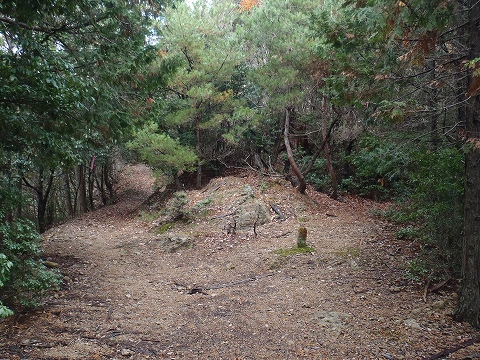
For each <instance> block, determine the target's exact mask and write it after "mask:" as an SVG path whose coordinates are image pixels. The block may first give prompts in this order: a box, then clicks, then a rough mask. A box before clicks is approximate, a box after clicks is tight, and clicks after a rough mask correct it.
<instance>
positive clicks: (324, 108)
mask: <svg viewBox="0 0 480 360" xmlns="http://www.w3.org/2000/svg"><path fill="white" fill-rule="evenodd" d="M322 136H323V139H324V140H325V147H324V151H325V159H326V160H327V170H328V173H329V174H330V178H331V179H332V188H333V191H332V198H333V199H335V200H337V199H338V181H337V174H335V169H334V168H333V164H332V153H331V152H330V145H329V144H328V138H327V101H326V99H325V97H324V98H323V99H322Z"/></svg>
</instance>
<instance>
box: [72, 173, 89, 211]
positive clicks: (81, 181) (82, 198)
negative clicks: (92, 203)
mask: <svg viewBox="0 0 480 360" xmlns="http://www.w3.org/2000/svg"><path fill="white" fill-rule="evenodd" d="M75 177H76V179H77V197H76V198H77V210H78V213H79V214H84V213H86V212H87V208H88V207H87V187H86V184H85V167H84V166H83V165H77V166H76V167H75Z"/></svg>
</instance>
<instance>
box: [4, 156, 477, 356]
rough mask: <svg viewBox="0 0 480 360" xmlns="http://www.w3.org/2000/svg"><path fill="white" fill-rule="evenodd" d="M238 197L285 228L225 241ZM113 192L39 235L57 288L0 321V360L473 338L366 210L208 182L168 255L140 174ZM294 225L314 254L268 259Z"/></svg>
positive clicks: (404, 345)
mask: <svg viewBox="0 0 480 360" xmlns="http://www.w3.org/2000/svg"><path fill="white" fill-rule="evenodd" d="M245 189H247V190H248V191H247V192H251V196H254V197H255V198H256V199H259V200H260V201H264V202H265V203H266V204H268V203H269V202H275V203H276V204H277V205H279V207H280V208H281V209H282V211H283V212H284V213H285V215H286V217H287V219H286V220H285V221H278V220H275V219H274V215H275V214H273V212H272V219H273V220H272V221H271V222H269V223H267V224H265V225H263V226H258V227H257V228H256V229H255V231H256V232H257V236H254V234H253V229H251V228H246V229H243V230H239V231H238V232H237V233H236V234H234V235H232V234H226V233H225V231H224V228H223V227H222V226H221V221H223V220H224V219H225V214H227V213H228V211H229V210H230V209H231V208H232V204H231V201H234V200H235V199H237V200H238V199H242V198H241V197H239V196H240V195H241V193H242V192H243V191H245ZM117 191H118V199H117V202H116V203H115V204H113V205H110V206H107V207H104V208H102V209H99V210H97V211H94V212H91V213H88V214H85V215H84V216H82V217H79V218H77V219H73V220H71V221H68V222H66V223H65V224H62V225H59V226H57V227H55V228H53V229H51V230H50V231H48V232H47V233H46V234H45V239H46V241H45V245H46V251H47V254H48V256H49V260H53V261H56V262H58V263H59V264H60V270H61V271H62V273H64V274H65V276H66V277H65V284H64V286H62V288H61V289H60V290H59V291H57V292H56V293H55V294H54V295H53V296H52V297H51V298H49V299H48V301H47V303H46V305H45V306H44V307H42V308H41V309H39V310H36V311H35V312H30V313H25V314H20V315H18V316H16V317H15V318H11V319H8V320H6V321H4V322H2V323H0V331H1V332H0V333H1V334H2V337H1V340H0V341H1V342H0V358H2V359H421V358H423V357H425V358H429V357H428V356H429V354H436V353H438V352H440V351H442V350H443V349H445V348H447V349H448V348H453V347H455V346H456V345H458V344H459V343H462V342H463V341H467V340H469V339H471V338H473V337H475V336H476V333H475V331H473V330H472V329H470V327H468V326H467V325H465V324H458V323H455V322H453V321H452V319H451V317H450V316H449V314H450V313H451V311H452V308H453V306H454V303H455V296H454V295H453V294H451V293H450V292H448V291H445V292H444V291H442V289H440V291H437V292H435V293H429V294H428V296H427V301H426V302H424V299H423V289H422V288H421V287H418V286H417V287H415V286H412V285H411V283H410V282H408V281H406V280H405V278H404V274H405V266H406V263H407V261H408V260H409V259H411V258H412V256H413V255H414V253H415V251H417V250H418V246H417V244H415V243H412V242H405V241H400V240H397V239H395V237H394V236H392V231H393V228H392V226H391V225H389V224H388V223H386V222H384V221H381V220H380V219H379V218H374V217H373V216H372V215H370V213H371V212H370V211H369V210H371V209H372V208H373V207H374V206H377V205H375V204H374V203H372V202H368V201H363V200H358V199H355V198H346V199H344V201H343V202H337V201H333V200H331V199H330V198H328V197H327V196H325V195H323V194H319V193H316V192H314V191H313V190H312V189H308V193H309V196H302V195H300V194H298V193H296V192H295V191H294V189H293V188H292V187H291V186H289V185H288V184H287V183H285V182H283V181H278V180H275V181H271V180H268V179H266V178H262V177H259V176H256V175H252V174H250V175H249V176H237V177H225V178H221V179H215V180H213V181H212V182H211V184H210V185H209V186H207V187H206V188H205V189H203V190H200V191H190V192H188V198H189V199H190V202H192V203H196V204H203V205H202V206H205V207H207V205H208V206H210V207H208V209H207V208H206V209H205V211H207V210H208V211H209V212H208V215H206V216H204V217H203V218H198V219H195V220H194V221H190V222H188V223H178V224H175V227H174V229H173V230H171V231H170V232H173V233H174V235H175V236H177V237H180V238H182V237H183V238H185V239H188V241H191V243H192V244H193V246H191V247H190V246H188V247H185V248H179V249H176V251H171V252H169V251H165V250H166V248H165V246H164V245H165V239H164V238H162V237H161V236H160V235H159V234H158V233H155V232H154V231H152V229H154V228H155V221H156V220H155V219H152V220H150V221H147V220H146V218H147V217H146V216H144V217H140V216H138V211H137V210H138V208H139V206H140V205H141V204H142V203H143V202H144V201H145V199H146V198H147V197H148V196H149V195H150V194H151V193H152V191H153V180H152V178H151V175H150V173H149V170H148V168H146V167H145V166H143V165H136V166H130V165H128V166H126V167H125V169H124V170H123V173H122V177H121V179H120V182H119V184H118V190H117ZM239 194H240V195H239ZM207 195H208V196H207ZM249 196H250V195H249ZM229 201H230V204H229ZM299 226H305V227H306V228H307V229H308V239H307V243H308V245H309V246H312V247H313V248H314V249H315V250H316V251H315V252H314V253H309V254H297V255H290V256H281V255H279V254H277V253H275V251H276V250H279V249H288V248H291V247H292V246H294V245H295V242H296V231H297V229H298V227H299ZM175 236H173V235H172V239H173V238H175ZM162 239H163V240H162ZM172 241H173V240H172ZM167 249H168V248H167ZM445 290H446V289H445ZM477 350H478V349H476V348H475V346H473V347H467V348H466V349H464V350H462V351H459V352H456V353H455V354H454V356H452V357H450V358H452V359H453V358H458V359H462V358H465V356H467V355H468V354H471V353H474V352H476V351H477ZM466 354H467V355H466Z"/></svg>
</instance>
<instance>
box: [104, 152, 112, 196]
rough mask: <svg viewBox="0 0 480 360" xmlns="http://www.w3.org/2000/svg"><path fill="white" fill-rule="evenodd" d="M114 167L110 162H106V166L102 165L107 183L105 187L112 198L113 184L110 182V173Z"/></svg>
mask: <svg viewBox="0 0 480 360" xmlns="http://www.w3.org/2000/svg"><path fill="white" fill-rule="evenodd" d="M111 167H112V165H111V162H110V161H108V160H107V161H106V163H105V165H102V169H103V181H104V182H105V186H106V187H107V189H108V193H109V194H110V198H113V183H112V182H111V181H110V173H109V169H110V168H111Z"/></svg>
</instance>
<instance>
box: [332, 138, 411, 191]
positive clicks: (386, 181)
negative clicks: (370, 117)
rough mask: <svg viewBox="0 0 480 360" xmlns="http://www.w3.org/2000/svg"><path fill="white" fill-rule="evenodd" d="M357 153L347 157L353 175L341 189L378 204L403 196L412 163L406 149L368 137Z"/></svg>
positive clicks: (363, 140) (386, 140)
mask: <svg viewBox="0 0 480 360" xmlns="http://www.w3.org/2000/svg"><path fill="white" fill-rule="evenodd" d="M357 149H358V150H357V151H355V152H354V153H352V154H351V155H349V156H347V157H346V160H347V161H348V162H349V164H350V165H351V167H352V168H353V170H354V175H353V176H352V177H350V178H347V179H344V180H343V181H342V184H341V185H342V189H344V190H346V191H349V192H354V193H358V194H360V195H362V196H368V197H372V198H376V199H378V200H381V199H384V198H387V197H390V196H391V195H398V194H401V193H403V192H404V188H405V176H406V172H407V169H408V165H409V163H410V162H411V160H410V153H409V152H408V151H407V150H406V149H405V148H402V147H400V146H398V145H397V144H395V142H393V141H391V140H389V139H381V138H379V137H375V136H373V135H366V136H364V137H363V138H361V139H360V141H359V144H358V147H357ZM381 182H383V184H381Z"/></svg>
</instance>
